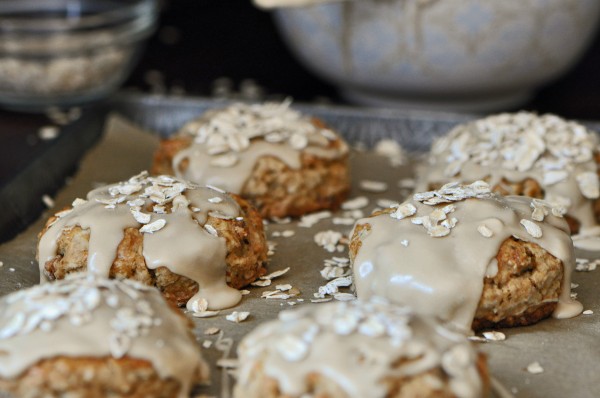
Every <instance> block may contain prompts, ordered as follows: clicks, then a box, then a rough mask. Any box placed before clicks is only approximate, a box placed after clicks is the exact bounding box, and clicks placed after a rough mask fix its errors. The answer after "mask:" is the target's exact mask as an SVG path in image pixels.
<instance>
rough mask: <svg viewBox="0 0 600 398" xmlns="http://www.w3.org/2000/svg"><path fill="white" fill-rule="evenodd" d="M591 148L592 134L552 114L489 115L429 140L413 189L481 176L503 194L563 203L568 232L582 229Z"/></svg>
mask: <svg viewBox="0 0 600 398" xmlns="http://www.w3.org/2000/svg"><path fill="white" fill-rule="evenodd" d="M597 147H598V139H597V136H596V134H595V133H594V132H592V131H590V130H588V129H586V128H585V127H584V126H582V125H581V124H578V123H576V122H572V121H566V120H564V119H561V118H560V117H558V116H555V115H541V116H538V115H536V114H533V113H528V112H519V113H504V114H500V115H494V116H489V117H486V118H484V119H480V120H476V121H473V122H471V123H467V124H463V125H459V126H457V127H455V128H454V129H453V130H452V131H450V133H449V134H448V135H447V136H444V137H442V138H439V139H438V140H437V141H435V142H434V144H433V146H432V149H431V153H430V155H429V157H428V165H427V166H426V167H424V168H423V169H422V170H421V172H420V173H419V174H420V175H419V178H418V184H417V187H418V190H421V191H424V190H429V189H436V188H439V187H440V186H441V185H443V184H445V183H447V182H449V181H462V182H466V183H470V182H472V181H476V180H485V181H487V182H488V183H489V184H490V186H492V190H494V191H495V192H498V193H501V194H503V195H526V196H531V197H535V198H538V199H545V200H546V201H548V202H550V203H553V204H557V205H560V206H564V207H566V208H567V214H566V216H565V218H566V219H567V221H568V222H569V226H570V228H571V231H572V232H573V233H577V232H582V233H585V232H586V231H589V230H590V229H592V228H593V227H595V226H597V217H596V215H595V214H594V203H595V202H596V200H597V199H598V197H600V189H599V179H598V174H597V169H598V166H597V163H596V159H595V156H596V154H597ZM599 210H600V207H599ZM580 230H581V231H580Z"/></svg>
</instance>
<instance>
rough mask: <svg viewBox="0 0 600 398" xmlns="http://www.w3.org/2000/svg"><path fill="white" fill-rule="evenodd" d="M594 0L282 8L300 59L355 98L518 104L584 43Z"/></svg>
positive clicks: (436, 0)
mask: <svg viewBox="0 0 600 398" xmlns="http://www.w3.org/2000/svg"><path fill="white" fill-rule="evenodd" d="M599 16H600V1H598V0H503V1H498V0H359V1H349V2H334V3H328V4H321V5H312V6H308V7H302V8H281V9H278V10H276V11H275V19H276V21H277V25H278V27H279V29H280V31H281V33H282V35H283V37H284V38H285V40H286V41H287V43H288V44H289V46H290V47H291V48H292V50H293V51H294V52H295V54H296V55H297V56H298V58H299V59H300V60H301V61H302V62H303V63H304V64H305V65H306V66H307V67H308V68H310V69H311V70H313V71H314V72H315V73H317V74H318V75H320V76H321V77H323V78H324V79H326V80H329V81H331V82H333V83H334V84H336V85H338V86H339V87H340V89H341V91H342V93H343V94H344V95H345V96H346V97H347V98H348V99H350V100H353V101H355V102H357V103H362V104H370V105H409V106H413V107H426V108H430V109H435V108H438V109H447V110H471V111H486V110H487V111H489V110H497V109H502V108H506V107H509V106H516V105H518V104H519V103H521V102H523V101H525V100H526V99H527V98H528V97H529V96H530V95H531V94H532V92H533V90H534V89H535V88H537V87H539V86H540V85H542V84H544V83H547V82H548V81H550V80H552V79H555V78H557V77H558V76H560V75H561V74H562V73H564V72H565V71H566V70H567V69H568V68H569V67H570V66H572V65H573V64H574V63H575V62H576V61H577V59H578V58H579V56H580V55H581V54H582V52H583V51H584V50H585V48H586V47H587V45H588V44H589V43H590V41H591V39H592V37H593V35H594V33H595V30H596V26H597V23H598V17H599Z"/></svg>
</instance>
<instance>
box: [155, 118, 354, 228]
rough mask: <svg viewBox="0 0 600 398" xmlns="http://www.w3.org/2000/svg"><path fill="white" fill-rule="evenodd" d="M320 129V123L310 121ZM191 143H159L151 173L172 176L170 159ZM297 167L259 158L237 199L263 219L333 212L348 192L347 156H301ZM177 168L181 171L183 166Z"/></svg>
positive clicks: (189, 140)
mask: <svg viewBox="0 0 600 398" xmlns="http://www.w3.org/2000/svg"><path fill="white" fill-rule="evenodd" d="M313 123H314V124H315V125H318V126H320V127H322V126H323V123H322V122H320V121H319V120H317V119H313ZM191 144H192V138H191V137H189V136H174V137H172V138H169V139H166V140H163V141H162V142H161V144H160V146H159V148H158V150H157V151H156V153H155V154H154V163H153V165H152V173H153V174H171V175H172V174H175V171H174V170H173V167H172V161H173V157H174V156H175V155H176V154H177V153H178V152H180V151H181V150H183V149H185V148H187V147H188V146H190V145H191ZM329 145H330V148H340V147H341V146H342V145H344V143H343V142H342V140H341V139H337V140H335V141H331V142H330V144H329ZM300 160H301V167H300V168H299V169H298V170H294V169H291V168H290V167H288V166H287V165H286V164H285V163H284V162H282V161H281V160H279V159H277V158H275V157H272V156H264V157H262V158H260V159H259V160H258V161H257V163H256V165H255V166H254V169H253V171H252V173H251V175H250V177H249V178H248V180H247V181H246V183H245V185H244V187H243V189H242V192H241V193H240V194H241V196H243V197H244V198H246V199H248V200H249V201H250V202H251V203H252V204H253V205H254V206H256V207H257V208H258V210H259V212H260V214H261V215H262V216H263V217H266V218H273V217H280V218H281V217H287V216H292V217H299V216H302V215H303V214H306V213H310V212H313V211H317V210H325V209H327V210H336V209H338V208H339V207H340V205H341V203H342V202H343V201H344V200H345V199H346V197H347V196H348V193H349V191H350V179H349V175H348V155H344V156H343V157H341V158H339V159H331V160H328V159H324V158H320V157H317V156H314V155H311V154H309V153H306V152H302V153H301V157H300ZM181 166H182V167H183V168H184V169H185V168H186V167H187V164H186V163H185V162H183V163H182V164H181Z"/></svg>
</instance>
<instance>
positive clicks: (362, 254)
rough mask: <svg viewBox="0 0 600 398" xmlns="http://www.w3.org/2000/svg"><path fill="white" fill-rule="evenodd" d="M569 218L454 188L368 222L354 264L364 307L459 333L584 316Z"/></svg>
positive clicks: (356, 241)
mask: <svg viewBox="0 0 600 398" xmlns="http://www.w3.org/2000/svg"><path fill="white" fill-rule="evenodd" d="M563 212H564V209H562V210H561V209H558V208H555V207H552V206H551V205H549V204H548V203H547V202H544V201H543V200H540V199H531V198H527V197H524V196H506V197H504V196H502V195H499V194H495V193H492V192H491V190H490V187H489V185H488V184H487V183H485V182H483V181H478V182H475V183H473V184H471V185H460V184H458V183H450V184H447V185H445V186H443V187H442V188H441V189H440V190H438V191H429V192H422V193H417V194H415V195H414V197H413V198H412V199H411V200H408V201H407V202H405V203H403V204H401V205H399V206H394V207H391V208H388V209H386V210H384V211H381V212H379V213H375V215H373V216H371V217H368V218H364V219H362V220H358V221H357V222H356V224H355V227H354V230H353V232H352V235H351V239H350V259H351V262H352V267H353V274H354V283H355V287H356V292H357V295H358V297H359V298H363V299H366V298H369V297H371V296H373V295H381V296H383V297H386V298H388V299H389V300H390V301H391V302H393V303H396V304H402V305H408V306H411V307H413V308H414V309H415V311H417V312H419V313H423V314H426V315H432V316H437V317H439V318H441V319H443V320H446V321H450V322H453V323H454V324H455V325H456V326H457V327H460V328H465V329H470V328H473V329H475V330H479V329H482V328H487V327H496V326H517V325H529V324H532V323H535V322H537V321H539V320H540V319H542V318H545V317H547V316H549V315H551V314H554V316H556V317H558V318H565V317H572V316H576V315H578V314H579V313H580V312H581V310H582V306H581V304H580V303H578V302H576V301H574V300H571V298H570V286H571V285H570V280H571V271H572V270H573V269H574V265H575V255H574V249H573V243H572V241H571V237H570V235H569V230H568V226H567V223H566V222H565V220H564V218H563V217H562V214H563Z"/></svg>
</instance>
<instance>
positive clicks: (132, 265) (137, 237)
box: [37, 172, 268, 311]
mask: <svg viewBox="0 0 600 398" xmlns="http://www.w3.org/2000/svg"><path fill="white" fill-rule="evenodd" d="M267 251H268V247H267V243H266V239H265V234H264V229H263V224H262V219H261V217H260V215H259V214H258V212H257V211H256V209H254V208H253V207H252V206H251V205H249V204H248V202H246V201H245V200H244V199H241V198H240V197H237V196H235V195H228V194H225V193H224V192H223V191H220V190H215V189H213V188H208V187H200V186H197V185H194V184H191V183H189V182H186V181H183V180H178V179H176V178H174V177H170V176H158V177H148V176H147V173H145V172H144V173H142V174H140V175H138V176H134V177H132V178H130V179H129V180H128V181H124V182H120V183H117V184H114V185H109V186H106V187H103V188H98V189H96V190H93V191H91V192H90V193H89V194H88V196H87V200H81V199H78V200H76V201H75V202H73V207H72V208H71V209H67V210H65V211H62V212H59V213H57V214H56V215H55V216H54V217H52V218H50V220H48V222H47V223H46V227H45V228H44V230H43V231H42V232H41V233H40V236H39V244H38V254H37V256H38V261H39V265H40V274H41V279H42V281H45V280H54V279H62V278H64V277H65V276H66V275H68V274H70V273H74V272H82V271H86V270H87V272H89V273H91V274H95V275H98V276H102V277H110V278H119V279H123V278H128V279H134V280H137V281H139V282H142V283H144V284H147V285H152V286H156V287H157V288H158V289H159V290H160V291H161V292H162V293H163V295H164V296H165V298H166V299H167V300H168V301H170V302H172V303H174V304H177V305H183V304H186V303H187V307H188V309H190V310H194V311H201V310H204V309H211V310H217V309H222V308H227V307H231V306H233V305H235V304H237V303H238V302H239V301H240V299H241V294H240V292H239V291H238V290H237V289H239V288H241V287H242V286H244V285H247V284H248V283H251V282H253V281H254V280H256V279H257V278H258V277H260V276H261V275H263V274H264V273H265V272H266V269H265V264H266V260H267Z"/></svg>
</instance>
